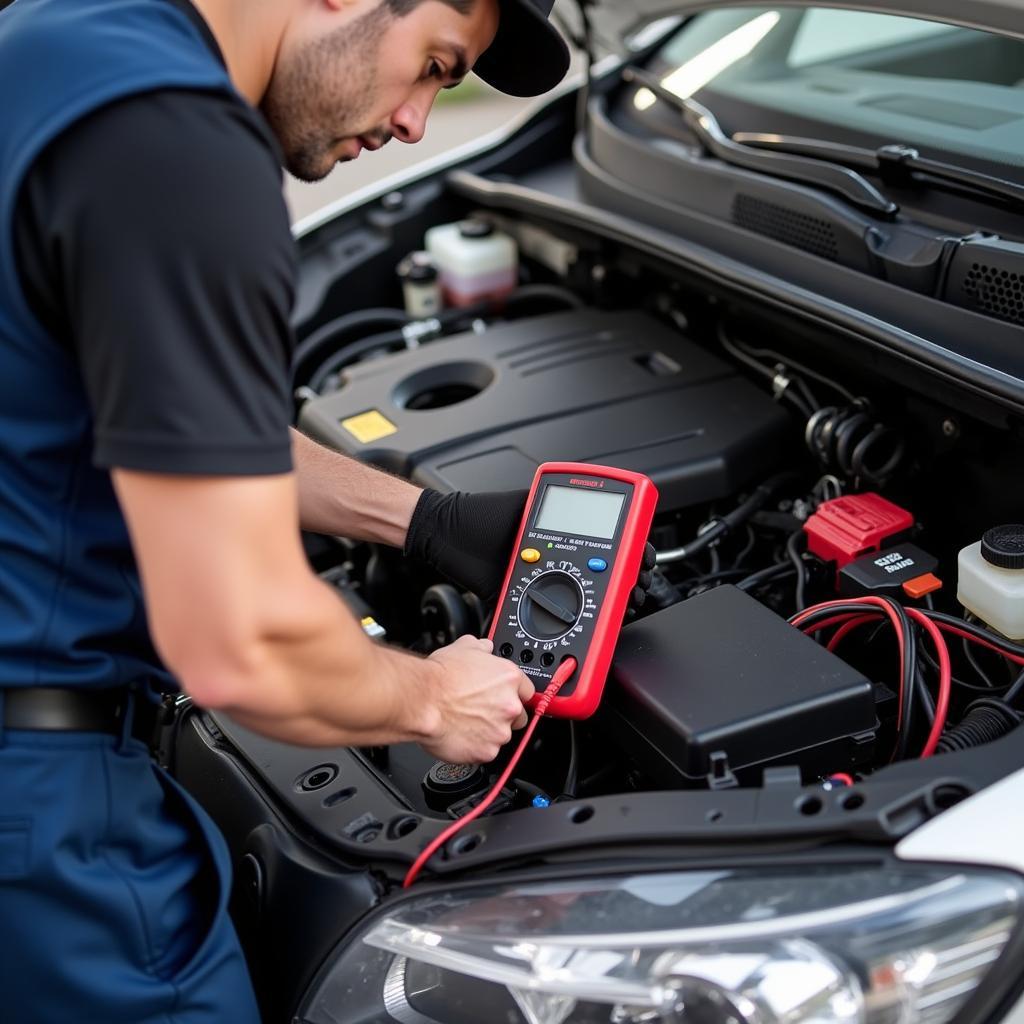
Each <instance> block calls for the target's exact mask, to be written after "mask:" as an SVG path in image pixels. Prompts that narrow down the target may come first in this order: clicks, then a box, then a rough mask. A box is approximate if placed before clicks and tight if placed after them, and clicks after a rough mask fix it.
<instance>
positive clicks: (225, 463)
mask: <svg viewBox="0 0 1024 1024" xmlns="http://www.w3.org/2000/svg"><path fill="white" fill-rule="evenodd" d="M168 2H171V3H175V5H176V6H178V7H179V8H180V9H182V10H183V11H184V12H185V13H186V14H187V15H188V16H189V17H190V18H192V19H193V20H194V21H195V22H196V24H197V26H198V27H199V29H200V31H201V32H202V33H203V36H204V38H205V39H206V42H207V45H208V46H209V47H210V48H211V50H212V51H213V52H214V53H215V54H216V55H217V57H218V59H221V60H222V57H221V54H220V51H219V49H218V47H217V44H216V41H215V40H214V37H213V35H212V34H211V33H210V31H209V28H208V27H207V25H206V23H205V22H204V21H203V20H202V18H201V17H200V15H199V14H198V12H197V11H196V10H195V8H193V7H192V5H191V4H190V3H188V0H168ZM14 232H15V234H14V243H15V249H14V251H15V258H16V261H17V265H18V268H19V271H20V274H21V282H22V287H23V289H24V291H25V294H26V296H27V298H28V300H29V305H30V307H31V309H32V310H33V312H34V313H35V314H36V316H37V317H38V318H39V319H40V321H41V322H42V323H43V325H44V326H45V327H46V328H47V329H48V331H49V332H50V333H51V334H52V335H53V337H54V338H56V339H57V340H59V341H61V342H63V343H66V344H67V345H69V346H70V347H71V348H72V349H73V351H74V352H75V354H76V357H77V359H78V362H79V364H80V366H81V370H82V377H83V381H84V384H85V388H86V390H87V392H88V395H89V400H90V404H91V407H92V412H93V418H94V432H95V437H94V444H95V448H94V461H95V462H96V464H97V465H99V466H103V467H114V466H118V467H122V468H126V469H135V470H142V471H150V472H165V473H182V474H189V473H195V474H217V475H219V474H224V475H233V474H269V473H283V472H287V471H288V470H289V469H290V468H291V450H290V441H289V434H288V425H289V423H290V420H291V402H290V398H289V390H290V388H289V365H290V360H291V349H292V344H293V339H292V333H291V329H290V326H289V313H290V310H291V305H292V298H293V288H294V271H295V266H294V260H295V256H294V248H293V244H292V238H291V232H290V229H289V225H288V215H287V210H286V208H285V204H284V199H283V197H282V194H281V167H280V158H279V151H278V148H277V145H276V142H275V140H274V138H273V136H272V135H271V134H270V131H269V129H268V128H267V126H266V123H265V122H264V121H263V119H262V117H261V116H260V115H259V114H258V113H257V112H256V111H255V110H253V109H252V108H250V107H249V106H248V105H247V104H245V103H244V102H243V101H242V100H240V99H237V98H234V97H231V96H228V95H225V94H223V93H214V92H201V91H189V90H161V91H158V92H150V93H147V94H144V95H138V96H132V97H129V98H128V99H125V100H121V101H119V102H117V103H114V104H111V105H110V106H107V107H104V108H102V109H101V110H98V111H96V112H94V113H92V114H90V115H89V116H87V117H85V118H83V119H82V120H81V121H79V122H77V123H75V124H74V125H73V126H72V127H71V128H70V129H69V130H68V131H66V132H65V133H64V134H62V135H61V136H60V137H59V138H57V139H56V140H55V141H54V142H53V143H51V144H50V145H49V146H48V147H47V148H46V150H44V152H43V153H42V154H41V155H40V157H39V158H38V159H37V160H36V162H35V163H34V164H33V166H32V168H31V169H30V171H29V173H28V175H27V177H26V179H25V182H24V184H23V186H22V188H21V191H20V193H19V198H18V204H17V207H16V209H15V217H14Z"/></svg>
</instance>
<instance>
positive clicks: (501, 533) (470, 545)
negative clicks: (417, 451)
mask: <svg viewBox="0 0 1024 1024" xmlns="http://www.w3.org/2000/svg"><path fill="white" fill-rule="evenodd" d="M529 493H530V492H529V491H485V492H481V493H479V494H467V493H465V492H463V491H456V492H455V493H454V494H441V493H440V492H439V491H435V490H432V489H431V488H429V487H428V488H427V489H426V490H425V491H424V492H423V493H422V494H421V495H420V500H419V501H418V502H417V503H416V508H415V509H414V510H413V513H412V520H411V521H410V523H409V532H408V534H406V537H405V549H404V550H405V554H406V555H411V556H412V557H413V558H418V559H419V560H420V561H422V562H426V563H427V565H429V566H432V567H433V568H435V569H437V570H438V572H441V573H443V574H444V575H445V576H447V577H448V579H450V580H451V581H452V582H453V583H457V584H458V585H459V586H461V587H465V588H466V590H471V591H473V593H474V594H476V595H477V597H479V598H480V599H481V600H483V601H484V602H485V603H487V604H490V603H491V602H492V601H493V600H494V599H495V598H496V597H497V596H498V591H499V590H500V589H501V585H502V583H504V582H505V570H506V569H507V568H508V560H509V556H510V555H511V554H512V545H513V544H514V543H515V540H516V534H517V533H518V531H519V523H520V521H521V520H522V518H523V509H524V508H525V507H526V499H527V497H528V496H529Z"/></svg>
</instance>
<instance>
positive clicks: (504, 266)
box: [425, 220, 519, 306]
mask: <svg viewBox="0 0 1024 1024" xmlns="http://www.w3.org/2000/svg"><path fill="white" fill-rule="evenodd" d="M425 242H426V247H427V252H429V253H430V255H431V256H432V257H433V258H434V262H435V263H436V264H437V268H438V270H439V271H440V272H441V291H442V293H443V294H444V298H445V302H447V303H448V305H450V306H468V305H471V304H472V303H474V302H479V301H481V300H482V299H500V298H503V297H504V296H505V295H507V294H508V293H509V292H510V291H512V289H513V288H515V286H516V279H517V277H518V264H519V257H518V253H517V252H516V243H515V241H514V239H512V238H511V237H510V236H509V235H506V234H504V232H501V231H497V230H495V228H494V226H493V225H492V224H488V223H487V221H484V220H462V221H459V222H458V223H455V224H438V225H437V226H436V227H433V228H430V229H429V230H428V231H427V233H426V236H425Z"/></svg>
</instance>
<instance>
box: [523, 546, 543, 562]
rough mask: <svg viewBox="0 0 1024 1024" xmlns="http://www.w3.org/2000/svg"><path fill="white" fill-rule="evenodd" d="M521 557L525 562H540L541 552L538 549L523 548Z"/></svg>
mask: <svg viewBox="0 0 1024 1024" xmlns="http://www.w3.org/2000/svg"><path fill="white" fill-rule="evenodd" d="M519 557H520V558H521V559H522V560H523V561H524V562H539V561H540V552H539V551H538V550H537V549H536V548H523V550H522V551H521V552H520V554H519Z"/></svg>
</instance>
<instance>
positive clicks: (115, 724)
mask: <svg viewBox="0 0 1024 1024" xmlns="http://www.w3.org/2000/svg"><path fill="white" fill-rule="evenodd" d="M0 692H2V698H0V699H2V703H3V724H4V728H5V729H37V730H42V731H44V732H106V733H112V734H114V735H120V733H121V731H122V729H123V728H124V718H125V715H126V714H127V712H128V707H129V704H130V703H131V704H134V709H133V711H132V723H131V733H132V735H133V736H136V737H137V738H139V739H141V740H144V741H145V742H147V743H148V742H149V741H150V740H151V738H152V734H153V726H154V724H155V718H156V710H157V705H154V704H151V703H150V702H149V701H148V700H146V698H145V697H143V696H142V695H137V696H136V698H135V700H134V701H132V702H129V699H128V698H129V692H128V690H127V689H125V688H123V687H121V688H118V689H116V690H84V689H80V688H77V687H70V686H26V687H17V686H14V687H6V688H4V689H3V690H2V691H0Z"/></svg>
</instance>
